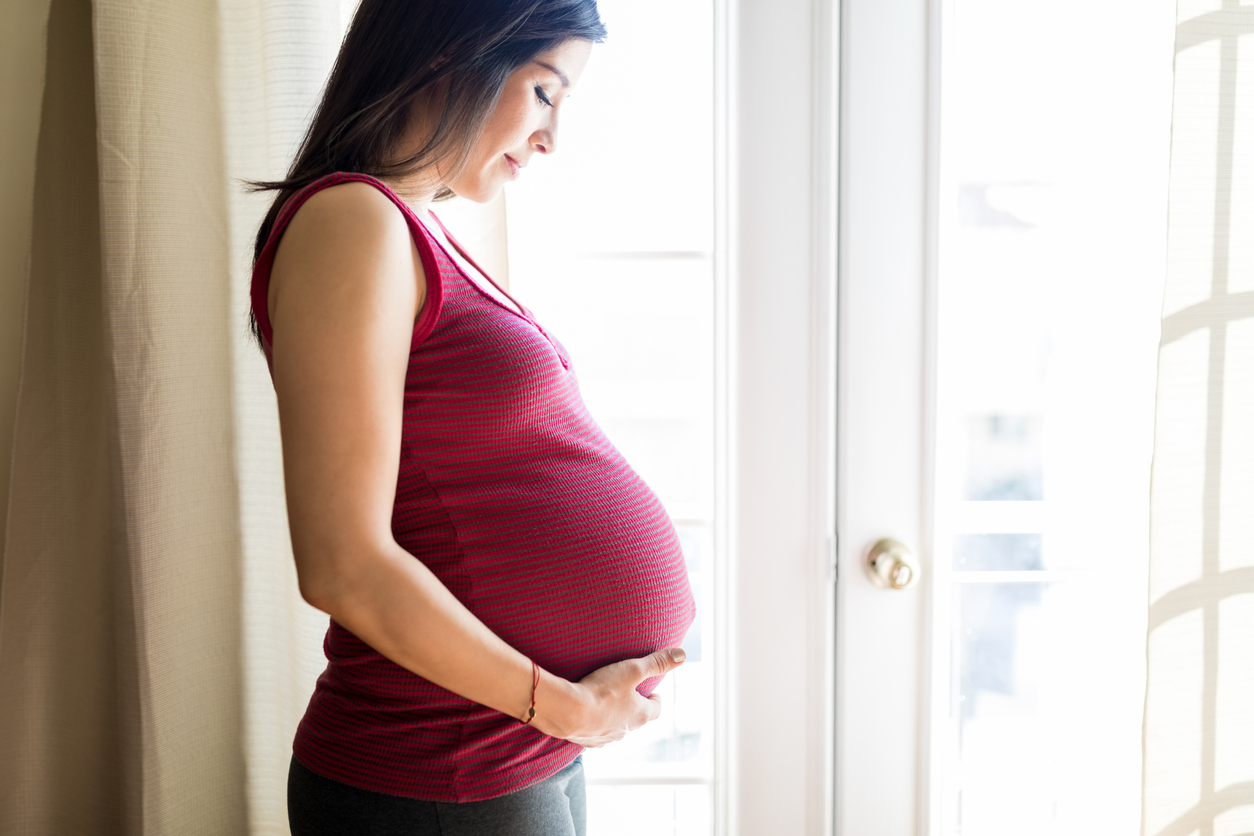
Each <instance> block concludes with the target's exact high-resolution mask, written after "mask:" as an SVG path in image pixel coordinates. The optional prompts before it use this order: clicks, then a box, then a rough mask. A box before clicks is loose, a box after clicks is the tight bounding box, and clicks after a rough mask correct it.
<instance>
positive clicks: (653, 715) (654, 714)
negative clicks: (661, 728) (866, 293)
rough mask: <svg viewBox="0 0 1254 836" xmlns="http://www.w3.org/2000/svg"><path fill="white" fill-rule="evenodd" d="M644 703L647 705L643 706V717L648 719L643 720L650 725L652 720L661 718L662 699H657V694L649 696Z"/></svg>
mask: <svg viewBox="0 0 1254 836" xmlns="http://www.w3.org/2000/svg"><path fill="white" fill-rule="evenodd" d="M645 703H646V704H647V705H646V706H645V716H646V717H647V718H648V719H647V720H645V722H646V723H651V722H653V721H654V720H656V719H657V718H658V717H661V716H662V698H661V697H659V696H658V695H657V694H650V695H649V698H648V699H647V700H645Z"/></svg>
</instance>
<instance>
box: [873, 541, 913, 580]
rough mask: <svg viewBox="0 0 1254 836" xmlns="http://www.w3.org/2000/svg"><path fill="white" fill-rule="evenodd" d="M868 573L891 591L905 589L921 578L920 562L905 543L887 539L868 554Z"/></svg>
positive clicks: (876, 542) (876, 543)
mask: <svg viewBox="0 0 1254 836" xmlns="http://www.w3.org/2000/svg"><path fill="white" fill-rule="evenodd" d="M866 573H867V575H869V576H870V578H871V580H872V581H874V582H875V583H877V584H879V585H880V586H883V587H887V588H889V589H905V588H906V587H907V586H909V585H910V584H912V583H914V582H915V580H916V579H917V578H918V577H919V562H918V561H917V560H916V559H915V557H914V552H912V551H910V547H909V546H907V545H906V544H905V543H900V542H898V541H896V540H893V539H890V538H888V537H885V538H884V539H882V540H876V541H875V543H874V544H873V545H872V546H871V548H870V550H869V551H868V552H867V553H866Z"/></svg>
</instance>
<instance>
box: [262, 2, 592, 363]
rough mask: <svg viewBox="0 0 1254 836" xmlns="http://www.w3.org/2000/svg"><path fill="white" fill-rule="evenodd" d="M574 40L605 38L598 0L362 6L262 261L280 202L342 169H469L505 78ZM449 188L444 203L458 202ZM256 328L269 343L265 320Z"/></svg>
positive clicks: (386, 172)
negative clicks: (436, 114)
mask: <svg viewBox="0 0 1254 836" xmlns="http://www.w3.org/2000/svg"><path fill="white" fill-rule="evenodd" d="M572 38H579V39H583V40H587V41H592V42H593V43H599V42H600V41H602V40H604V39H605V26H604V25H603V24H602V23H601V16H600V14H599V13H598V12H597V5H596V0H361V5H359V6H358V7H357V13H356V14H355V15H353V22H352V24H351V25H350V26H349V28H348V33H347V34H346V35H345V36H344V43H343V44H342V45H341V46H340V52H339V56H338V57H337V58H336V59H335V67H334V68H333V69H332V70H331V76H330V78H329V79H328V80H327V86H326V89H325V90H324V91H323V94H322V101H321V102H320V103H319V104H318V110H317V111H316V112H315V114H314V118H313V122H312V123H311V124H310V125H309V130H308V131H307V132H306V133H305V138H304V140H303V141H302V142H301V145H300V150H299V151H297V153H296V159H295V161H293V163H292V166H291V168H290V169H288V172H287V178H286V179H284V180H274V181H257V182H252V183H250V184H249V185H250V186H251V188H253V189H254V190H257V191H275V192H277V194H276V195H275V197H274V202H273V203H271V204H270V211H269V212H268V213H267V214H266V218H265V220H264V221H262V223H261V228H260V229H259V230H258V231H257V240H256V243H255V245H254V249H253V259H254V260H256V259H257V258H258V257H259V256H260V255H261V251H262V249H263V248H264V247H265V245H266V241H267V240H268V239H269V237H270V230H271V228H272V227H273V226H274V221H275V219H276V218H277V217H278V214H279V210H280V209H281V208H282V207H283V204H284V203H286V202H287V199H288V198H290V197H291V196H292V195H293V194H295V193H296V192H297V191H299V190H300V189H302V188H304V187H305V186H307V185H309V184H310V183H312V182H314V181H315V180H317V179H319V178H321V177H323V176H325V175H327V174H331V173H332V172H336V171H355V172H360V173H363V174H370V175H373V176H375V177H404V176H407V175H409V174H412V173H414V172H416V171H419V170H421V169H423V168H426V167H427V166H430V165H433V164H435V163H441V167H442V168H444V169H446V170H456V169H457V168H458V167H459V166H460V165H462V164H463V163H464V162H465V159H466V156H467V155H468V154H469V152H470V149H471V147H472V146H473V145H474V143H475V141H476V140H478V138H479V135H480V133H481V132H482V131H483V126H484V123H485V122H486V121H487V118H488V116H489V115H491V113H492V110H493V108H494V107H495V106H496V102H497V99H498V98H499V97H500V95H501V89H502V88H503V87H504V85H505V79H506V78H508V77H509V75H510V74H511V73H512V72H514V70H517V69H518V68H519V67H522V66H525V65H526V64H528V63H530V62H531V61H532V60H534V59H535V57H536V56H537V55H539V54H540V53H542V52H545V51H546V50H549V49H552V48H554V47H556V46H558V45H559V44H561V43H563V42H565V41H568V40H570V39H572ZM436 84H441V88H440V89H441V91H442V96H441V97H440V98H441V99H442V101H443V112H442V113H441V114H440V119H439V122H438V123H437V124H436V127H435V130H434V131H433V132H432V133H431V136H430V138H429V139H428V140H427V142H426V144H425V145H423V146H422V147H421V148H419V149H418V150H416V151H415V152H414V153H412V154H411V155H409V156H408V157H406V158H403V159H400V160H397V159H396V158H395V154H396V150H397V147H398V145H399V143H400V142H401V140H402V139H403V138H404V137H405V135H406V132H407V130H408V129H409V125H410V118H411V111H412V105H413V104H414V100H415V99H416V98H417V97H418V96H419V95H422V94H424V93H426V92H428V91H429V90H430V89H431V88H432V87H433V85H436ZM450 195H451V193H450V192H448V191H447V190H442V191H441V193H440V194H437V195H436V199H437V200H438V199H441V198H443V197H448V196H450ZM249 326H250V329H251V330H252V332H253V335H254V336H256V337H257V339H258V342H260V339H261V334H260V331H259V329H258V327H257V321H256V318H255V317H254V316H253V314H252V311H251V310H250V311H249Z"/></svg>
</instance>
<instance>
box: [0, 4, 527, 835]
mask: <svg viewBox="0 0 1254 836" xmlns="http://www.w3.org/2000/svg"><path fill="white" fill-rule="evenodd" d="M351 11H352V3H351V2H350V1H349V0H183V2H179V3H168V2H159V1H158V0H95V2H92V0H50V2H47V0H45V2H44V3H43V4H42V6H41V5H40V4H39V3H32V4H31V5H30V7H29V9H28V10H27V11H24V12H23V15H16V14H15V15H13V16H12V19H13V20H19V19H20V21H22V22H23V25H24V26H25V29H24V30H22V31H23V32H25V37H26V38H29V39H31V43H33V44H34V46H31V45H30V44H28V43H27V42H25V41H24V42H23V43H22V45H21V46H22V48H21V49H20V50H17V51H16V52H14V51H10V52H8V53H7V54H6V56H5V58H4V59H3V61H2V62H0V72H3V73H4V84H5V86H4V88H3V89H4V90H6V91H12V90H17V89H19V88H21V89H25V90H27V91H28V93H29V95H27V96H26V98H25V99H21V100H18V99H16V98H15V99H14V102H17V104H14V105H13V106H11V107H10V106H9V105H8V104H6V110H5V111H4V112H5V114H6V115H13V116H14V121H12V122H11V123H6V125H5V126H4V131H5V142H6V145H5V146H4V152H5V153H4V156H3V158H2V161H3V163H4V165H5V166H6V167H5V168H3V169H2V170H0V175H3V176H4V177H5V178H6V179H5V183H6V184H10V183H12V184H16V186H17V187H15V188H14V189H13V190H12V191H11V192H10V193H7V194H6V195H5V196H4V197H3V200H4V204H3V205H4V208H5V211H4V213H3V214H0V221H2V222H3V224H4V229H3V234H4V236H5V237H4V241H5V242H6V246H7V245H8V244H9V243H10V242H17V243H18V245H19V247H20V251H21V252H20V256H15V257H13V258H11V259H9V260H6V261H5V262H4V266H5V270H6V273H5V284H4V285H3V286H2V287H0V290H2V291H3V293H4V294H5V295H3V296H0V301H8V300H12V301H13V304H19V303H20V302H21V300H22V299H23V298H24V299H25V308H24V314H23V316H22V317H21V319H23V320H24V323H25V327H24V329H23V330H22V331H21V332H20V337H19V336H18V334H17V333H16V329H17V328H18V326H19V325H20V321H19V317H18V316H17V315H15V314H14V312H13V310H12V306H10V308H9V309H8V310H6V311H5V312H4V318H3V319H0V329H3V337H4V340H6V341H7V342H5V343H3V344H4V345H12V346H14V347H16V346H18V345H20V347H21V349H20V351H21V355H20V356H21V362H20V368H21V371H20V382H19V384H18V386H17V393H16V398H15V399H14V398H13V396H12V392H13V388H12V385H11V384H9V385H8V386H7V387H6V388H4V389H3V392H2V393H3V394H4V395H5V397H7V398H9V400H7V401H6V400H4V399H3V398H0V408H3V409H4V411H5V413H6V414H5V416H4V417H5V420H6V421H7V420H8V416H9V415H12V416H14V417H13V419H12V420H13V425H12V426H13V429H12V457H11V460H10V468H11V470H10V472H9V478H8V482H7V484H8V488H9V492H8V504H7V517H6V519H7V528H6V529H5V531H4V554H3V564H2V567H0V568H2V573H0V833H4V834H6V836H7V834H14V836H17V834H48V836H54V835H55V836H73V835H74V834H84V835H85V836H86V834H91V836H101V834H114V833H126V834H140V833H142V834H171V835H172V836H173V834H177V835H178V836H190V835H191V834H198V833H203V834H227V833H230V834H242V833H253V834H262V833H265V834H270V833H276V834H277V833H286V832H287V825H286V809H285V802H284V792H285V783H286V771H287V763H288V758H289V757H290V751H291V749H290V744H291V738H292V734H293V731H294V729H295V725H296V723H297V721H298V720H299V717H300V715H301V713H302V712H303V710H304V706H305V703H306V701H307V699H308V695H309V692H310V690H311V688H312V685H313V680H314V678H315V677H316V675H317V673H318V671H319V670H321V667H322V657H321V644H320V642H321V633H322V631H323V629H324V628H325V623H326V620H325V616H322V615H321V614H319V613H317V612H316V611H314V610H312V609H311V608H309V607H308V606H306V605H305V604H304V603H303V602H302V601H301V600H300V598H299V595H298V594H297V591H296V584H295V575H294V569H293V565H292V560H291V556H290V546H289V543H288V537H287V528H286V517H285V511H284V502H283V490H282V471H281V459H280V447H279V440H278V427H277V418H276V412H275V409H274V401H273V392H272V390H271V387H270V382H269V379H268V377H267V375H266V371H265V366H264V362H263V361H262V360H261V358H260V355H259V353H258V352H257V350H256V349H255V347H253V346H252V345H251V344H250V342H249V338H248V336H247V334H246V329H245V322H246V320H245V316H246V311H247V281H248V268H249V259H250V254H251V238H252V235H253V233H254V231H255V229H256V226H257V224H258V222H259V220H260V218H261V215H262V213H263V212H264V210H265V206H266V198H265V197H261V196H249V195H247V194H245V193H244V192H243V190H242V188H241V186H240V183H239V180H240V179H242V178H268V177H276V176H279V175H281V173H282V171H283V170H284V168H285V167H286V165H287V163H288V161H289V160H290V157H291V154H292V152H293V151H294V149H295V145H296V142H297V141H298V139H299V136H300V134H301V132H302V131H303V129H304V127H305V124H306V122H307V120H308V118H309V116H310V113H311V110H312V107H313V105H314V103H315V101H316V98H317V94H318V91H319V89H320V87H321V85H322V83H323V80H324V79H325V77H326V73H327V71H328V69H329V67H330V62H331V60H332V58H333V57H334V53H335V49H336V48H337V46H338V42H339V38H340V36H341V34H342V31H343V27H344V25H345V24H346V22H347V19H348V16H349V14H351ZM6 14H7V13H6ZM45 19H46V31H45V30H44V28H43V21H44V20H45ZM6 25H7V22H6ZM9 31H10V33H14V32H17V31H18V30H16V29H11V30H9ZM45 36H46V37H45ZM9 38H10V35H8V34H6V36H5V39H6V40H4V41H0V45H2V44H4V43H7V42H8V39H9ZM13 39H16V35H14V36H13ZM45 44H46V50H44V51H43V52H41V47H43V46H44V45H45ZM32 77H33V78H34V79H39V78H42V79H43V92H42V99H41V101H40V103H39V105H38V106H33V105H32V106H27V107H25V109H23V108H22V107H19V106H18V104H20V102H21V101H26V102H30V101H36V100H38V97H37V96H35V94H34V92H32V91H35V90H37V87H38V82H37V81H33V82H32V81H29V79H31V78H32ZM23 84H25V85H26V87H22V85H23ZM23 131H25V132H26V133H25V134H23V133H22V132H23ZM23 136H27V139H26V140H25V145H22V142H23V140H22V137H23ZM36 136H37V138H38V139H37V142H36V141H35V137H36ZM13 148H17V151H13V152H12V153H10V151H11V149H13ZM23 148H27V149H31V150H33V152H34V153H33V158H32V157H31V154H30V153H29V152H25V151H22V149H23ZM28 158H30V159H29V161H28V162H23V160H27V159H28ZM22 183H26V184H27V185H26V186H25V187H24V188H20V187H21V184H22ZM32 189H33V199H32ZM445 214H446V216H450V217H456V218H458V221H459V222H460V224H458V223H454V224H453V229H454V231H455V232H457V233H459V236H460V237H463V238H465V239H467V240H466V241H465V243H466V244H467V245H468V246H471V247H472V249H474V248H476V247H486V250H481V252H482V253H483V255H484V258H485V260H486V261H488V262H489V264H488V265H485V266H488V267H489V269H495V270H497V271H498V272H502V271H503V270H504V266H503V264H501V255H502V254H503V253H504V242H503V226H502V225H501V223H500V218H501V217H502V209H501V206H500V204H497V205H495V206H489V207H486V208H482V209H473V210H472V209H465V210H462V211H460V212H459V210H458V209H457V208H453V209H452V210H450V211H449V212H447V213H445ZM493 230H495V231H493ZM8 258H9V257H8V255H6V259H8ZM17 271H20V274H21V278H22V280H23V281H21V282H18V281H13V280H12V277H13V276H14V274H15V273H16V272H17ZM502 274H503V272H502ZM12 354H13V352H12V351H9V353H8V354H6V355H4V356H3V357H0V359H5V358H6V357H10V355H12ZM9 366H11V367H13V368H16V366H17V363H16V362H10V363H9ZM4 384H5V378H3V377H2V376H0V387H3V386H4ZM14 400H15V401H16V408H15V409H13V408H12V404H13V402H14ZM0 431H2V432H3V435H0V442H7V441H8V438H9V429H8V425H7V423H4V422H0ZM2 476H4V472H3V471H0V477H2ZM3 496H4V494H3V493H0V498H3Z"/></svg>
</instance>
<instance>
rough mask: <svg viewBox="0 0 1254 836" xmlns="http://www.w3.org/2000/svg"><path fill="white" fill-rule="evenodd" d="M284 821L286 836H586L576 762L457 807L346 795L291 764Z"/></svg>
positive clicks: (579, 762) (354, 791)
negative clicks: (288, 835) (288, 830)
mask: <svg viewBox="0 0 1254 836" xmlns="http://www.w3.org/2000/svg"><path fill="white" fill-rule="evenodd" d="M287 818H288V822H289V823H290V825H291V828H292V836H344V835H345V834H353V836H586V834H587V802H586V800H585V796H584V777H583V756H582V755H580V756H579V757H577V758H575V760H574V761H573V762H572V763H571V764H570V766H567V767H566V768H565V769H563V770H562V771H561V772H559V773H557V774H556V775H554V776H553V777H552V778H549V779H547V780H544V781H541V782H540V783H538V784H533V785H532V786H530V787H527V788H526V789H524V790H519V791H518V792H512V793H510V794H509V795H503V796H501V797H499V798H491V799H488V800H487V801H469V802H466V803H463V804H445V803H442V802H438V801H416V800H414V799H412V798H401V797H400V796H395V795H385V794H383V793H378V792H371V791H369V790H362V789H358V788H357V787H350V786H348V785H347V784H341V783H340V782H339V781H332V780H331V779H329V778H323V777H322V776H321V775H318V774H316V773H313V772H310V771H309V770H308V769H306V768H305V767H304V766H303V765H301V763H300V761H298V760H296V758H292V763H291V767H290V768H289V770H288V773H287Z"/></svg>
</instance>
